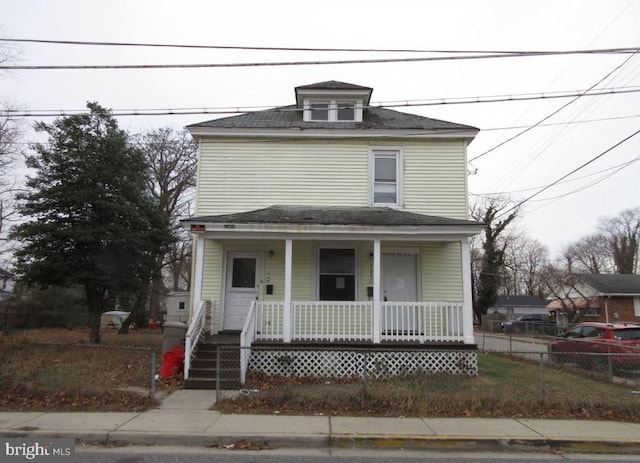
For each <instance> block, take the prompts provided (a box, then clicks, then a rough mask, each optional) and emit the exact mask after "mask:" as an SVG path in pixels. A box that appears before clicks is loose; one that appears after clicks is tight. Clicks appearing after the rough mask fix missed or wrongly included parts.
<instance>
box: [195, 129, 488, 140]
mask: <svg viewBox="0 0 640 463" xmlns="http://www.w3.org/2000/svg"><path fill="white" fill-rule="evenodd" d="M187 129H188V130H189V133H191V135H192V136H193V137H194V138H195V137H207V136H215V137H228V138H293V139H310V138H318V139H327V138H333V139H360V138H368V139H371V138H395V139H398V138H405V139H412V140H419V139H433V138H440V139H451V138H454V139H468V140H471V139H473V138H474V137H475V136H476V134H477V133H478V132H479V130H478V129H476V130H460V129H434V130H424V129H395V130H381V129H370V130H367V129H358V130H353V129H340V128H335V129H303V128H286V129H255V128H251V129H241V128H220V127H202V126H199V127H196V126H188V127H187Z"/></svg>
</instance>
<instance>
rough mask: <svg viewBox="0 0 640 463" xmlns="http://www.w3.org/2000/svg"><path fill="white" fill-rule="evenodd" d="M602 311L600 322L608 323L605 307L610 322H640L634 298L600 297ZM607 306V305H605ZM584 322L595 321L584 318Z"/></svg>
mask: <svg viewBox="0 0 640 463" xmlns="http://www.w3.org/2000/svg"><path fill="white" fill-rule="evenodd" d="M599 299H600V310H599V317H598V318H599V319H598V321H602V322H604V321H606V314H605V307H606V308H607V309H606V310H607V311H608V312H609V321H610V322H614V321H620V322H640V316H639V315H636V309H635V308H634V302H633V297H616V296H612V297H610V298H607V297H602V296H601V297H599ZM605 304H606V305H605ZM583 321H595V320H594V318H592V317H584V318H583Z"/></svg>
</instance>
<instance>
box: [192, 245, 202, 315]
mask: <svg viewBox="0 0 640 463" xmlns="http://www.w3.org/2000/svg"><path fill="white" fill-rule="evenodd" d="M195 264H196V265H195V268H194V270H195V275H194V279H193V295H192V296H191V315H192V316H193V314H194V313H195V310H196V309H197V308H198V306H199V305H200V301H201V300H202V276H203V273H204V235H203V234H199V235H198V238H197V239H196V262H195Z"/></svg>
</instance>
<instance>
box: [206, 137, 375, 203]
mask: <svg viewBox="0 0 640 463" xmlns="http://www.w3.org/2000/svg"><path fill="white" fill-rule="evenodd" d="M200 164H201V166H200V173H199V175H200V176H199V179H198V180H199V185H198V188H199V190H198V193H199V201H198V210H197V211H196V215H215V214H226V213H233V212H240V211H246V210H253V209H259V208H261V207H267V206H270V205H273V204H292V205H309V204H331V205H335V206H358V205H366V204H367V197H368V196H367V195H368V148H367V146H366V145H363V144H362V143H357V142H331V141H324V142H317V143H308V142H307V143H299V142H273V141H263V142H258V141H256V142H240V141H239V140H236V141H228V142H216V143H211V142H205V143H204V144H203V148H202V157H201V159H200Z"/></svg>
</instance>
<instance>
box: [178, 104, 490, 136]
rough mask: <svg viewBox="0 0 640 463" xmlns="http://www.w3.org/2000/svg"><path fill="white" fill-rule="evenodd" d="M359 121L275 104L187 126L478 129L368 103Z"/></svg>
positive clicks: (474, 131)
mask: <svg viewBox="0 0 640 463" xmlns="http://www.w3.org/2000/svg"><path fill="white" fill-rule="evenodd" d="M365 113H366V115H365V117H364V120H363V121H362V122H340V123H339V125H336V123H335V122H306V121H304V120H303V117H302V111H301V110H299V109H298V108H297V106H296V105H290V106H281V107H278V108H273V109H267V110H263V111H255V112H251V113H247V114H242V115H239V116H231V117H223V118H220V119H213V120H210V121H205V122H200V123H197V124H192V125H189V126H187V129H189V130H190V131H193V129H198V128H212V129H299V130H305V131H307V130H326V129H336V128H339V129H347V130H356V131H362V132H367V131H371V130H422V131H436V132H441V133H447V134H451V136H455V135H456V134H458V133H461V132H465V133H467V134H469V132H471V133H472V135H475V133H476V132H478V130H479V129H477V128H476V127H471V126H468V125H463V124H457V123H455V122H447V121H443V120H440V119H432V118H429V117H424V116H418V115H415V114H408V113H403V112H400V111H394V110H392V109H386V108H375V107H371V108H368V109H367V110H366V111H365Z"/></svg>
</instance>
